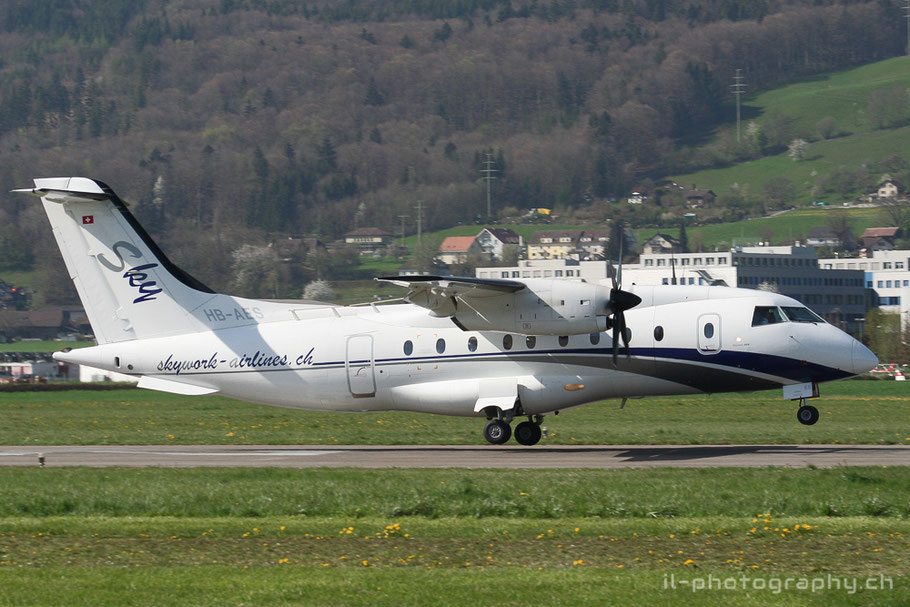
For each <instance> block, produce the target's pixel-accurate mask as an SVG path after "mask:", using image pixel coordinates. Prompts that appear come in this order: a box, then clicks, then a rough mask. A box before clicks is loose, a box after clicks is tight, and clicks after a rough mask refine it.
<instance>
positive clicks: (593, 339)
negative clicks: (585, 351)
mask: <svg viewBox="0 0 910 607" xmlns="http://www.w3.org/2000/svg"><path fill="white" fill-rule="evenodd" d="M599 343H600V333H591V345H592V346H596V345H597V344H599Z"/></svg>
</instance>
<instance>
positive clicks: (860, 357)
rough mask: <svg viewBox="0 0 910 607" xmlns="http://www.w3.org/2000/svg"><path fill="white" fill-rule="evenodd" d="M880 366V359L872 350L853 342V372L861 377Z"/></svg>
mask: <svg viewBox="0 0 910 607" xmlns="http://www.w3.org/2000/svg"><path fill="white" fill-rule="evenodd" d="M877 364H878V357H877V356H876V355H875V354H873V353H872V350H870V349H869V348H867V347H866V346H864V345H863V344H861V343H860V342H858V341H855V340H854V342H853V372H854V373H856V374H857V375H859V374H860V373H865V372H866V371H869V370H870V369H874V368H875V365H877Z"/></svg>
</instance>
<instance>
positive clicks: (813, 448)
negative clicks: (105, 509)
mask: <svg viewBox="0 0 910 607" xmlns="http://www.w3.org/2000/svg"><path fill="white" fill-rule="evenodd" d="M39 455H43V457H44V462H45V465H47V466H91V467H106V466H137V467H141V466H162V467H173V468H186V467H194V466H250V467H264V466H277V467H284V468H314V467H323V466H326V467H344V466H349V467H354V468H656V467H662V466H669V467H683V468H712V467H721V466H791V467H804V466H816V467H818V468H830V467H833V466H907V465H910V445H677V446H674V445H660V446H652V445H586V446H581V445H566V446H560V445H554V446H547V445H537V446H535V447H520V446H492V445H488V446H473V445H471V446H462V445H425V446H380V445H369V446H366V445H343V446H337V447H336V446H312V445H311V446H305V445H304V446H300V445H294V446H291V445H186V446H176V445H166V446H165V445H152V446H21V447H0V466H37V465H39Z"/></svg>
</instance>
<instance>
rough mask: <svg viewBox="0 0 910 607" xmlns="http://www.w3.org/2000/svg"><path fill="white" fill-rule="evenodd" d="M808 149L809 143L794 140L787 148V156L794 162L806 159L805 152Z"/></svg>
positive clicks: (803, 140) (797, 139)
mask: <svg viewBox="0 0 910 607" xmlns="http://www.w3.org/2000/svg"><path fill="white" fill-rule="evenodd" d="M808 149H809V142H808V141H806V140H805V139H801V138H796V139H794V140H793V141H791V142H790V145H788V146H787V156H789V157H790V159H791V160H793V161H794V162H798V161H800V160H803V159H804V158H805V157H806V150H808Z"/></svg>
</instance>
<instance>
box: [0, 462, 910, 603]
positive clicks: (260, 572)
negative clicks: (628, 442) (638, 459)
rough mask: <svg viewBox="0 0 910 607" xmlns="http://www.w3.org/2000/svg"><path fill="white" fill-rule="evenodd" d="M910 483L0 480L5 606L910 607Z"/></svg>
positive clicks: (661, 475) (870, 474)
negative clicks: (717, 586)
mask: <svg viewBox="0 0 910 607" xmlns="http://www.w3.org/2000/svg"><path fill="white" fill-rule="evenodd" d="M906 473H907V470H906V469H893V468H892V469H883V468H851V469H829V470H811V469H802V470H787V469H746V470H739V469H738V470H724V469H717V470H697V469H696V470H686V469H680V470H614V471H591V470H550V471H534V472H533V473H532V472H530V471H528V472H521V471H512V472H509V473H503V472H501V471H496V470H472V471H462V470H429V471H427V470H421V471H416V470H384V471H382V472H377V471H369V470H351V469H339V470H325V469H311V470H278V469H271V470H270V469H255V470H251V469H242V470H241V469H217V470H216V469H194V470H165V469H144V470H142V469H140V470H136V469H131V470H126V469H103V470H98V469H68V470H67V469H38V468H34V469H0V584H2V585H3V592H2V593H0V605H17V606H18V605H58V604H60V605H64V604H65V605H83V604H84V605H240V604H244V605H352V606H353V605H426V604H430V603H432V604H435V605H459V606H460V605H467V604H471V605H516V604H540V605H604V604H612V605H642V604H645V605H680V606H682V605H693V604H699V605H729V604H737V605H895V606H897V605H906V604H907V603H908V602H910V584H908V582H907V579H906V573H907V571H908V566H907V554H908V549H910V542H908V540H907V538H908V537H910V523H908V522H907V515H908V513H910V511H908V508H910V486H908V484H907V483H906ZM695 495H697V496H698V499H693V496H695ZM787 578H792V579H791V582H790V583H791V584H792V586H791V587H788V588H787V589H786V590H784V589H783V587H782V585H783V584H784V583H786V582H785V580H786V579H787ZM868 578H871V579H873V580H874V582H875V583H876V585H877V586H883V587H884V589H881V590H879V589H870V588H866V587H865V585H866V580H867V579H868ZM711 579H714V580H723V581H724V583H728V584H733V583H735V584H739V585H741V586H742V587H741V588H740V589H727V590H718V589H714V590H707V589H701V590H698V591H697V594H696V593H694V592H693V584H695V585H697V584H698V583H699V581H700V582H701V583H703V584H707V583H711V582H710V580H711ZM734 579H735V580H737V581H736V582H733V580H734ZM728 580H729V581H728ZM799 580H802V582H801V583H804V584H805V585H806V586H805V588H804V589H799V587H798V586H797V585H796V584H797V583H800V582H799ZM832 580H837V584H838V587H833V582H832ZM716 583H720V582H716ZM776 584H781V586H780V587H779V586H777V585H776ZM816 584H817V585H818V588H817V589H814V590H813V589H811V588H812V587H813V586H812V585H816ZM674 586H675V587H674ZM823 586H824V587H823Z"/></svg>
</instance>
